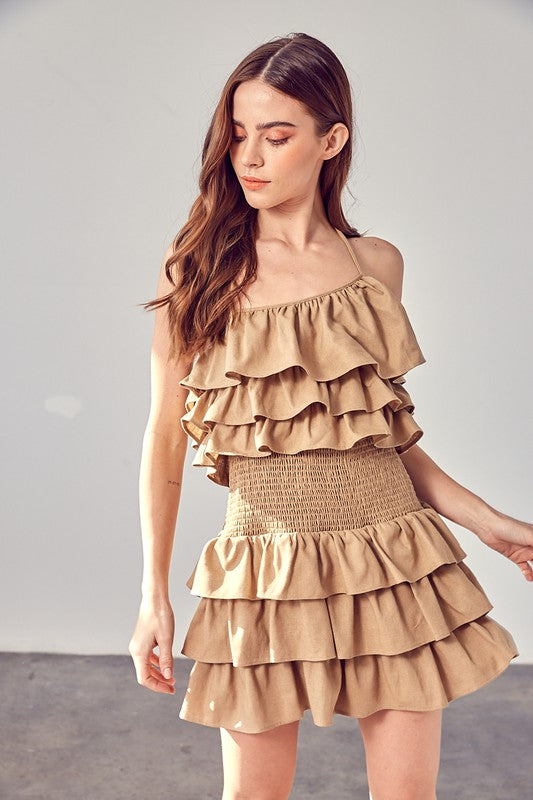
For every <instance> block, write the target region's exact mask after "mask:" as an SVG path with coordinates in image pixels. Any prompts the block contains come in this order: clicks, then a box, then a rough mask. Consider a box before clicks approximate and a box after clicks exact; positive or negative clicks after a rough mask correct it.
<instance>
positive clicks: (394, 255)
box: [349, 236, 404, 300]
mask: <svg viewBox="0 0 533 800" xmlns="http://www.w3.org/2000/svg"><path fill="white" fill-rule="evenodd" d="M349 242H350V244H351V246H352V249H353V251H354V253H355V257H356V258H357V260H358V262H359V265H360V267H361V269H362V271H363V274H364V275H370V276H372V277H374V278H377V279H378V281H381V283H384V284H385V286H387V287H388V288H389V289H390V290H391V292H392V293H393V294H394V295H395V296H396V297H397V298H398V300H401V299H402V285H403V272H404V262H403V256H402V254H401V252H400V250H399V249H398V248H397V247H396V245H394V244H392V243H391V242H388V241H387V240H386V239H380V238H379V237H378V236H358V237H354V238H352V239H349Z"/></svg>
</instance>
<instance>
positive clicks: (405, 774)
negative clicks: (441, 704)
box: [358, 708, 442, 800]
mask: <svg viewBox="0 0 533 800" xmlns="http://www.w3.org/2000/svg"><path fill="white" fill-rule="evenodd" d="M358 722H359V728H360V730H361V735H362V737H363V743H364V746H365V756H366V771H367V778H368V786H369V788H370V797H371V800H392V798H394V800H436V798H437V793H436V786H437V776H438V772H439V765H440V746H441V730H442V708H439V709H437V710H436V711H396V710H392V709H388V708H387V709H384V710H382V711H376V712H375V714H371V715H370V716H368V717H360V718H359V719H358Z"/></svg>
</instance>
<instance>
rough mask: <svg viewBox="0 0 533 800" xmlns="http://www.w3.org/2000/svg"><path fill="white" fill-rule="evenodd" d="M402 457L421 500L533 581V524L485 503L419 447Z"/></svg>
mask: <svg viewBox="0 0 533 800" xmlns="http://www.w3.org/2000/svg"><path fill="white" fill-rule="evenodd" d="M399 455H400V458H401V459H402V461H403V464H404V466H405V468H406V470H407V472H408V473H409V477H410V478H411V481H412V483H413V486H414V489H415V492H416V494H417V497H418V498H419V499H420V500H425V501H426V502H427V503H429V505H430V506H432V507H433V508H434V509H435V511H436V512H437V513H438V514H441V515H442V516H443V517H446V518H447V519H449V520H451V521H452V522H456V523H457V524H458V525H461V526H462V527H463V528H467V529H468V530H470V531H472V533H475V534H476V536H477V537H478V538H479V539H481V541H482V542H484V543H485V544H486V545H488V547H491V548H492V549H493V550H496V551H497V552H498V553H501V554H502V555H504V556H505V557H506V558H509V559H510V560H511V561H513V562H514V563H515V564H517V566H518V567H520V569H521V570H522V573H523V575H524V578H525V579H526V580H528V581H533V569H532V567H531V566H530V564H529V563H528V561H533V524H532V523H529V522H522V521H521V520H519V519H514V518H513V517H510V516H508V515H507V514H504V513H503V512H502V511H497V510H496V509H495V508H493V507H492V506H490V505H489V504H488V503H487V502H485V500H483V499H482V498H481V497H478V495H476V494H474V492H471V491H470V490H469V489H467V488H466V487H465V486H461V484H460V483H457V481H455V480H454V479H453V478H452V477H450V475H447V474H446V472H444V470H442V469H441V468H440V467H439V466H438V464H436V463H435V462H434V461H433V459H432V458H430V457H429V456H428V454H427V453H426V452H425V451H424V450H423V449H422V448H421V447H420V446H419V445H418V444H414V445H411V447H409V449H408V450H406V451H405V452H403V453H400V454H399Z"/></svg>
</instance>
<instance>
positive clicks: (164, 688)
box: [137, 661, 175, 694]
mask: <svg viewBox="0 0 533 800" xmlns="http://www.w3.org/2000/svg"><path fill="white" fill-rule="evenodd" d="M137 681H138V683H140V684H141V686H146V688H147V689H152V690H153V691H155V692H167V693H169V694H174V692H175V689H174V683H175V681H174V678H170V679H167V678H164V677H163V675H161V673H160V671H159V670H158V669H157V668H156V667H154V666H152V664H151V663H150V662H149V661H140V662H139V665H138V668H137Z"/></svg>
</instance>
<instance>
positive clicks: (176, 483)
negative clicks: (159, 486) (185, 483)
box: [167, 481, 180, 486]
mask: <svg viewBox="0 0 533 800" xmlns="http://www.w3.org/2000/svg"><path fill="white" fill-rule="evenodd" d="M167 483H172V484H173V485H174V486H179V485H180V482H179V481H167Z"/></svg>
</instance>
